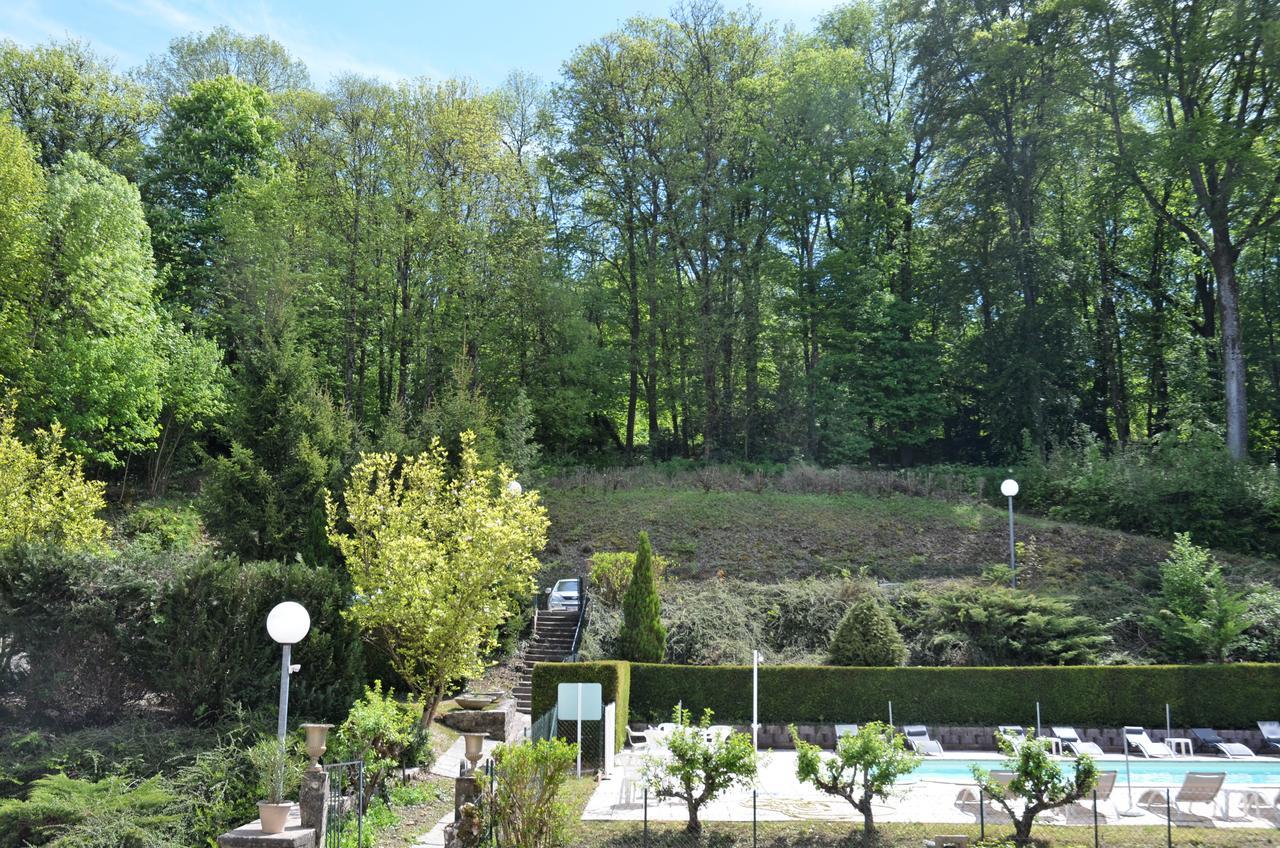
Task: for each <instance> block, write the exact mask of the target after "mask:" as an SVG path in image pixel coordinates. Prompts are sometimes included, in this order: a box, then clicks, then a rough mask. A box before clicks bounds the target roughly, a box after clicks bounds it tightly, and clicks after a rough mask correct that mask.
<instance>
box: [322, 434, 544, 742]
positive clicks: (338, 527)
mask: <svg viewBox="0 0 1280 848" xmlns="http://www.w3.org/2000/svg"><path fill="white" fill-rule="evenodd" d="M460 442H461V455H460V457H459V462H458V465H457V466H456V467H455V466H453V465H452V464H451V463H450V462H449V455H448V452H447V451H446V449H445V447H444V445H443V444H442V443H441V442H440V440H439V439H436V440H435V441H434V442H433V443H432V446H431V449H430V450H429V451H426V452H424V453H421V454H418V455H416V456H408V457H401V456H398V455H396V454H393V453H376V454H364V455H363V456H362V457H361V459H360V462H359V463H358V464H357V465H356V467H355V468H354V469H353V470H352V472H351V479H350V481H349V482H348V483H347V488H346V492H345V493H344V496H343V497H344V501H345V509H342V510H339V508H338V505H337V504H336V503H335V502H334V501H333V500H332V499H331V498H329V497H328V496H326V498H325V500H326V504H327V507H328V516H329V523H328V531H329V540H330V541H331V542H332V543H333V545H334V546H335V547H336V548H337V549H338V550H339V551H341V553H342V557H343V559H344V560H345V561H346V564H347V570H348V571H349V572H350V574H351V583H352V588H353V589H354V590H355V596H356V597H355V600H354V602H353V603H352V605H351V607H350V609H349V610H348V611H347V613H346V615H348V616H349V617H350V618H351V619H352V620H353V621H355V622H356V623H357V624H358V625H359V626H360V629H361V630H362V631H363V632H364V634H365V637H366V638H367V639H368V640H369V641H370V642H371V643H373V644H374V645H375V646H376V647H378V648H379V649H381V650H382V651H384V652H385V653H386V655H387V656H388V658H389V659H390V660H391V666H392V668H394V669H395V671H396V673H397V674H399V675H400V677H401V678H403V679H404V681H405V682H406V683H407V684H409V686H410V687H412V689H413V690H414V691H415V692H416V693H417V694H418V695H420V696H421V699H422V703H423V706H424V709H423V711H422V725H423V727H430V726H431V722H432V720H433V719H434V718H435V713H436V707H437V706H438V705H439V703H440V699H441V698H442V697H443V696H444V691H445V687H446V686H448V685H449V684H450V683H451V682H453V681H456V680H458V679H461V678H469V677H476V676H478V675H479V674H480V673H481V672H482V671H483V670H484V660H485V657H487V656H488V655H489V652H490V651H491V650H492V649H493V647H494V646H495V645H496V644H497V635H498V626H499V625H501V624H502V623H503V622H504V621H506V620H507V618H508V617H509V616H510V615H511V608H512V599H513V598H517V597H522V596H527V595H529V594H530V593H532V592H533V589H534V580H533V578H534V575H535V574H536V573H537V571H538V567H539V564H538V559H537V557H536V556H535V553H536V552H537V551H539V550H541V549H542V547H543V545H545V544H546V538H547V535H546V534H547V514H546V510H545V509H544V508H543V506H542V504H541V503H540V502H539V500H538V493H537V492H535V491H532V490H525V491H523V492H521V491H519V490H518V489H517V488H516V487H514V486H512V485H511V483H512V481H513V480H514V479H515V478H514V477H513V476H512V474H511V471H510V469H508V468H506V467H505V466H500V467H498V468H492V467H487V466H484V465H482V463H481V462H480V457H479V455H478V454H477V453H476V449H475V437H474V436H473V435H472V434H471V433H470V432H465V433H463V434H462V435H461V439H460Z"/></svg>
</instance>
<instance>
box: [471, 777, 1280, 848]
mask: <svg viewBox="0 0 1280 848" xmlns="http://www.w3.org/2000/svg"><path fill="white" fill-rule="evenodd" d="M482 779H483V785H484V786H486V787H487V788H488V791H489V792H492V791H493V788H494V781H495V779H496V778H495V774H494V770H493V768H492V764H491V763H490V764H488V765H487V766H486V767H485V769H484V770H483V772H482ZM619 787H620V791H621V792H624V793H625V792H627V787H626V786H625V784H622V783H621V781H619ZM972 792H973V797H972V801H971V802H968V803H967V805H966V803H965V802H960V801H959V800H958V801H957V803H956V805H955V808H958V809H960V810H961V811H962V812H964V813H965V814H966V816H967V817H969V816H971V817H972V819H971V820H970V821H968V822H954V823H931V822H896V821H884V820H877V821H875V822H874V827H873V830H872V831H871V832H870V833H869V834H868V833H867V832H866V831H865V830H864V822H863V819H862V816H861V815H860V814H859V813H857V812H855V811H854V810H853V808H852V806H848V805H845V804H844V802H843V801H841V800H840V799H836V798H830V799H827V800H828V801H829V802H830V804H827V803H822V802H816V801H815V802H810V801H801V800H800V799H797V798H796V797H795V796H794V795H792V796H781V795H773V794H770V793H766V792H759V791H753V792H751V793H750V795H749V797H744V798H741V800H740V803H738V804H735V805H734V808H733V815H732V816H731V817H732V818H733V819H734V820H733V821H720V820H716V821H703V822H702V824H701V828H700V829H699V830H698V831H697V832H694V831H691V830H690V829H689V828H688V824H687V816H686V813H685V809H684V805H683V802H681V801H673V800H671V799H658V798H656V797H655V796H653V795H652V794H651V792H650V790H649V789H648V788H645V787H640V788H639V790H638V791H635V792H634V797H633V798H629V799H620V803H619V805H618V807H616V808H615V810H614V812H615V814H616V815H618V816H620V818H613V819H608V820H582V819H576V818H575V820H573V821H570V822H569V823H568V824H567V827H566V832H565V834H564V840H563V842H561V843H560V844H562V845H563V846H564V847H565V848H922V847H923V848H944V846H954V848H978V846H982V848H1005V846H1009V847H1010V848H1013V846H1016V845H1017V840H1016V838H1015V837H1016V834H1015V828H1014V825H1013V823H1012V821H1011V820H1010V819H1009V816H1008V814H1007V813H1006V812H1005V811H1004V810H1003V809H1002V808H1001V807H999V805H997V804H996V803H995V802H994V800H993V799H992V798H991V797H990V796H988V795H986V794H985V793H983V792H982V791H981V790H979V789H977V788H976V787H975V788H973V790H972ZM1176 795H1177V788H1176V787H1174V788H1172V789H1148V788H1144V791H1143V796H1144V797H1143V798H1142V799H1141V800H1138V801H1137V804H1136V808H1137V809H1138V810H1139V811H1141V813H1142V814H1143V816H1145V818H1146V821H1147V822H1150V823H1143V824H1136V825H1135V824H1121V822H1124V821H1127V817H1125V816H1123V815H1122V814H1121V813H1122V811H1124V810H1127V807H1126V806H1125V804H1124V803H1123V802H1121V803H1118V804H1114V805H1113V804H1112V803H1111V802H1110V801H1109V800H1107V799H1100V798H1098V797H1097V793H1093V794H1092V795H1091V796H1089V797H1086V798H1085V799H1082V800H1081V801H1079V802H1076V803H1074V804H1071V805H1068V806H1067V807H1064V808H1059V809H1057V810H1054V811H1052V812H1046V813H1042V814H1041V815H1040V816H1038V817H1037V819H1036V822H1035V824H1034V825H1033V827H1032V830H1031V839H1032V843H1033V844H1034V845H1035V846H1037V848H1175V846H1177V847H1178V848H1215V846H1221V847H1222V848H1261V847H1262V846H1280V814H1276V813H1264V814H1262V815H1261V816H1250V817H1248V820H1247V821H1245V819H1244V817H1243V811H1242V810H1240V809H1238V808H1239V807H1240V803H1239V802H1240V798H1237V799H1236V803H1235V804H1234V806H1233V807H1232V808H1231V809H1228V808H1225V807H1224V808H1220V807H1218V806H1215V807H1214V809H1213V810H1212V812H1210V811H1209V810H1208V809H1206V808H1204V807H1201V808H1199V811H1198V812H1192V811H1190V810H1189V809H1187V805H1186V804H1182V805H1179V804H1178V803H1177V801H1176ZM1216 803H1218V802H1215V804H1216ZM1226 803H1227V804H1228V806H1232V805H1231V798H1230V797H1229V796H1228V797H1227V798H1226ZM833 808H834V809H841V812H840V813H833V812H832V810H833ZM876 809H877V810H878V811H879V812H880V813H881V814H882V815H883V813H884V811H885V808H884V807H883V806H882V805H879V804H877V807H876ZM1015 809H1017V808H1016V807H1015ZM575 812H576V811H575ZM1253 812H1255V813H1257V812H1258V811H1257V810H1254V811H1253ZM718 813H719V814H718V815H717V818H723V817H724V816H723V813H724V807H721V809H720V810H719V811H718ZM704 815H705V813H704ZM1233 816H1234V819H1233ZM623 817H625V818H623ZM500 830H501V828H497V827H495V823H494V822H493V821H491V820H490V821H487V822H486V824H485V831H484V833H485V839H486V841H485V843H484V844H485V845H487V846H492V847H493V848H499V846H500V842H499V840H498V838H497V834H498V833H499V831H500ZM501 848H523V846H508V845H501Z"/></svg>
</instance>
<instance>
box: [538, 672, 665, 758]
mask: <svg viewBox="0 0 1280 848" xmlns="http://www.w3.org/2000/svg"><path fill="white" fill-rule="evenodd" d="M656 667H660V666H656ZM561 683H599V684H600V685H601V688H602V690H603V693H604V702H605V703H606V704H608V703H610V702H612V703H613V704H615V705H616V707H615V709H616V712H615V713H614V720H615V725H614V739H615V741H616V744H617V749H618V750H619V751H621V750H622V748H623V746H624V745H625V744H626V742H627V724H628V723H629V722H630V721H631V715H630V704H631V663H629V662H623V661H621V660H618V661H605V662H589V663H586V662H581V663H535V664H534V666H533V718H534V720H535V721H536V720H537V719H538V717H539V716H541V715H542V714H543V713H545V712H546V711H547V710H549V709H551V708H552V707H554V706H555V705H556V690H557V687H558V686H559V685H560V684H561Z"/></svg>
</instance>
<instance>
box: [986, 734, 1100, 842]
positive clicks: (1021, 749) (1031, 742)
mask: <svg viewBox="0 0 1280 848" xmlns="http://www.w3.org/2000/svg"><path fill="white" fill-rule="evenodd" d="M996 742H997V744H998V745H999V747H1000V751H1001V752H1002V753H1003V754H1004V755H1005V762H1004V767H1005V769H1006V770H1008V771H1011V772H1013V779H1012V780H1011V781H1009V784H1008V786H1007V787H1006V786H1005V785H1004V784H1003V783H1001V782H1000V781H998V780H993V779H992V777H991V773H990V771H988V770H987V769H985V768H983V767H982V766H976V765H975V766H974V767H973V777H974V780H976V781H977V782H978V786H980V787H981V788H982V790H983V791H984V792H985V793H986V794H987V796H989V797H990V798H991V800H992V801H994V802H995V803H996V804H998V805H999V806H1000V807H1001V808H1003V809H1004V811H1005V813H1007V814H1008V816H1009V818H1010V819H1011V820H1012V821H1013V827H1014V842H1015V843H1017V844H1018V845H1027V844H1030V842H1031V826H1032V825H1033V824H1035V819H1036V816H1038V815H1040V814H1041V813H1043V812H1045V811H1046V810H1052V809H1056V808H1057V807H1065V806H1066V805H1068V804H1072V803H1075V802H1076V801H1079V800H1080V799H1081V798H1083V797H1085V796H1086V795H1088V794H1089V792H1090V791H1091V790H1092V789H1093V788H1094V787H1095V786H1097V785H1098V768H1097V766H1096V765H1095V764H1094V762H1093V759H1092V758H1091V757H1090V756H1089V755H1088V754H1082V755H1080V756H1078V757H1075V758H1073V759H1072V763H1071V774H1066V773H1065V769H1064V768H1063V764H1062V763H1060V762H1058V761H1057V760H1056V759H1055V758H1054V757H1053V756H1052V755H1051V754H1050V753H1049V740H1048V739H1039V738H1035V737H1033V736H1032V734H1031V732H1030V728H1028V732H1027V734H1026V737H1025V738H1024V739H1022V740H1020V741H1019V742H1018V744H1017V745H1015V744H1014V742H1013V740H1012V739H1011V738H1009V737H1007V736H1005V735H1004V734H1001V735H1000V736H999V737H998V738H997V739H996Z"/></svg>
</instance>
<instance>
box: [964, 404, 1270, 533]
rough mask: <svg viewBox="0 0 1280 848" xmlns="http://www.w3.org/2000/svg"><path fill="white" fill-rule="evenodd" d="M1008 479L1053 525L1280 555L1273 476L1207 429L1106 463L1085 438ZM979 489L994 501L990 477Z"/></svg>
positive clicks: (1027, 505) (1024, 502)
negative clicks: (1189, 538) (1184, 538)
mask: <svg viewBox="0 0 1280 848" xmlns="http://www.w3.org/2000/svg"><path fill="white" fill-rule="evenodd" d="M1013 476H1015V477H1016V478H1017V479H1018V481H1019V483H1021V484H1022V491H1021V494H1020V495H1019V496H1018V505H1019V507H1020V508H1022V509H1027V510H1032V511H1036V512H1040V513H1042V514H1046V515H1049V516H1050V517H1052V518H1056V519H1060V520H1063V521H1076V522H1080V523H1085V524H1095V525H1098V526H1101V527H1111V528H1114V529H1117V530H1127V531H1129V532H1133V533H1144V534H1146V535H1148V536H1157V537H1160V538H1164V539H1168V538H1172V537H1173V535H1174V534H1175V533H1180V532H1190V533H1191V534H1192V535H1193V536H1194V537H1195V538H1197V539H1199V540H1201V541H1202V542H1203V543H1205V544H1208V545H1212V546H1214V547H1221V548H1228V549H1231V550H1235V551H1244V552H1251V553H1252V552H1258V553H1266V552H1270V551H1275V550H1277V549H1280V472H1278V471H1277V470H1276V467H1275V466H1274V465H1273V466H1254V465H1250V464H1249V463H1247V462H1236V461H1235V460H1233V459H1231V457H1230V456H1229V455H1228V454H1227V452H1226V450H1225V449H1224V447H1223V442H1222V439H1221V437H1220V436H1218V435H1217V434H1215V433H1213V432H1212V431H1210V430H1203V429H1195V430H1192V429H1191V428H1187V429H1186V431H1185V432H1181V433H1169V434H1166V435H1165V436H1163V437H1162V438H1161V440H1160V441H1159V442H1158V444H1156V445H1155V446H1154V447H1152V446H1131V447H1128V448H1122V449H1116V450H1115V451H1114V452H1113V453H1111V454H1110V455H1109V456H1108V455H1104V454H1103V452H1102V449H1101V447H1100V445H1098V444H1097V443H1096V442H1095V441H1093V440H1091V439H1084V440H1082V441H1080V442H1078V443H1076V444H1073V445H1066V446H1061V447H1059V448H1057V449H1056V450H1054V451H1053V453H1052V454H1050V456H1049V459H1048V461H1045V462H1042V461H1040V460H1039V459H1038V458H1037V457H1035V456H1034V455H1033V456H1032V457H1031V458H1030V459H1029V460H1028V461H1027V462H1024V463H1023V464H1022V465H1020V466H1019V467H1018V468H1017V469H1015V470H1014V472H1013ZM986 483H987V485H985V486H984V489H985V490H986V491H988V492H991V493H992V497H993V498H994V497H996V496H997V495H996V493H998V492H999V479H998V478H997V476H996V475H994V474H993V475H992V476H991V477H990V479H988V480H987V481H986ZM999 505H1000V506H1004V500H1003V498H1000V499H999Z"/></svg>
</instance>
